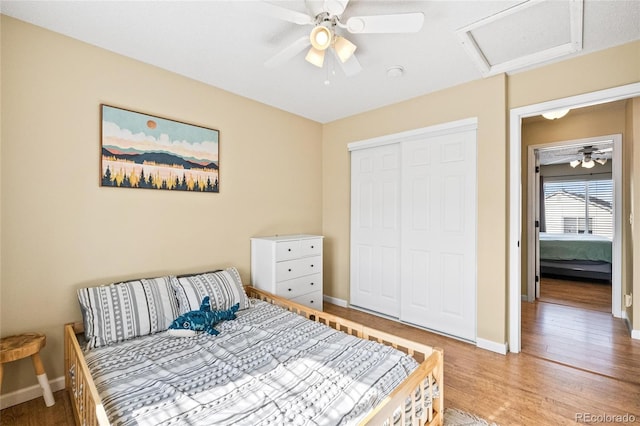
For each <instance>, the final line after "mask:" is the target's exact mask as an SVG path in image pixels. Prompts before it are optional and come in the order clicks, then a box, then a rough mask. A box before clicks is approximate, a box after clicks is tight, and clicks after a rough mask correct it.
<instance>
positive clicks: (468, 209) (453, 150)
mask: <svg viewBox="0 0 640 426" xmlns="http://www.w3.org/2000/svg"><path fill="white" fill-rule="evenodd" d="M401 155H402V166H401V170H402V173H401V182H402V183H401V191H402V199H401V212H402V214H401V224H402V226H401V228H402V233H401V241H402V250H401V259H402V263H401V268H400V269H401V283H402V284H401V288H400V294H401V304H400V306H401V311H400V319H401V320H402V321H406V322H409V323H413V324H416V325H420V326H424V327H427V328H429V329H433V330H436V331H439V332H443V333H446V334H450V335H453V336H457V337H460V338H463V339H467V340H471V341H475V340H476V210H477V209H476V204H477V202H476V131H475V130H470V131H464V132H460V133H454V134H447V135H443V136H434V137H429V138H425V139H421V140H415V141H407V142H403V143H402V153H401Z"/></svg>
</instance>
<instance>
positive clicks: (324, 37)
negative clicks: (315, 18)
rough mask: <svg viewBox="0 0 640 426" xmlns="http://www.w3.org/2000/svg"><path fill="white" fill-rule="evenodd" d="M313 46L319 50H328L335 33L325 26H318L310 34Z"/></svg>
mask: <svg viewBox="0 0 640 426" xmlns="http://www.w3.org/2000/svg"><path fill="white" fill-rule="evenodd" d="M309 40H310V41H311V45H312V46H313V47H314V48H315V49H317V50H326V49H328V48H329V46H331V42H332V41H333V33H332V32H331V30H330V29H329V28H327V27H325V26H324V25H316V26H315V27H314V28H313V29H312V30H311V34H309Z"/></svg>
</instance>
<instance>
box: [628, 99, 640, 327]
mask: <svg viewBox="0 0 640 426" xmlns="http://www.w3.org/2000/svg"><path fill="white" fill-rule="evenodd" d="M628 115H631V119H630V120H629V122H630V124H629V126H630V128H631V129H630V130H631V132H630V136H631V138H632V140H633V143H634V146H633V149H632V152H631V153H630V154H631V159H630V162H631V163H632V164H633V166H632V170H631V173H632V178H633V179H632V183H631V185H632V188H631V201H630V204H631V214H632V215H633V219H634V220H633V225H632V226H631V235H632V237H631V238H632V245H633V247H632V252H631V253H630V257H631V258H632V259H633V272H632V273H631V277H632V279H633V288H630V289H628V291H633V305H632V307H631V309H627V316H628V317H629V318H630V319H631V320H632V324H633V330H635V331H636V332H638V330H640V226H638V220H640V211H639V210H638V209H636V207H638V208H640V149H639V148H638V147H637V146H635V144H637V143H640V98H635V99H633V101H632V102H631V105H630V106H629V112H628ZM636 337H638V336H636Z"/></svg>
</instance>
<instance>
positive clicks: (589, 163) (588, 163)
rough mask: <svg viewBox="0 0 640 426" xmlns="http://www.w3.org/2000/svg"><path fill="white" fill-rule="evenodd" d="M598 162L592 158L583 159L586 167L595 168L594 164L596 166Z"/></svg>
mask: <svg viewBox="0 0 640 426" xmlns="http://www.w3.org/2000/svg"><path fill="white" fill-rule="evenodd" d="M595 165H596V163H595V161H593V160H592V159H589V160H586V159H585V160H582V167H584V168H585V169H591V168H593V166H595Z"/></svg>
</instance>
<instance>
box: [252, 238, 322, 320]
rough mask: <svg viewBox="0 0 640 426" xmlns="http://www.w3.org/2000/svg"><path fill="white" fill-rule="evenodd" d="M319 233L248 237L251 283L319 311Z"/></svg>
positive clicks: (320, 302)
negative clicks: (249, 243)
mask: <svg viewBox="0 0 640 426" xmlns="http://www.w3.org/2000/svg"><path fill="white" fill-rule="evenodd" d="M322 238H323V237H322V236H320V235H305V234H299V235H279V236H273V237H256V238H251V282H252V284H253V286H255V287H257V288H259V289H262V290H266V291H268V292H270V293H273V294H275V295H278V296H281V297H285V298H287V299H291V300H293V301H294V302H297V303H300V304H301V305H305V306H308V307H310V308H314V309H317V310H320V311H321V310H322V295H323V292H322Z"/></svg>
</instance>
